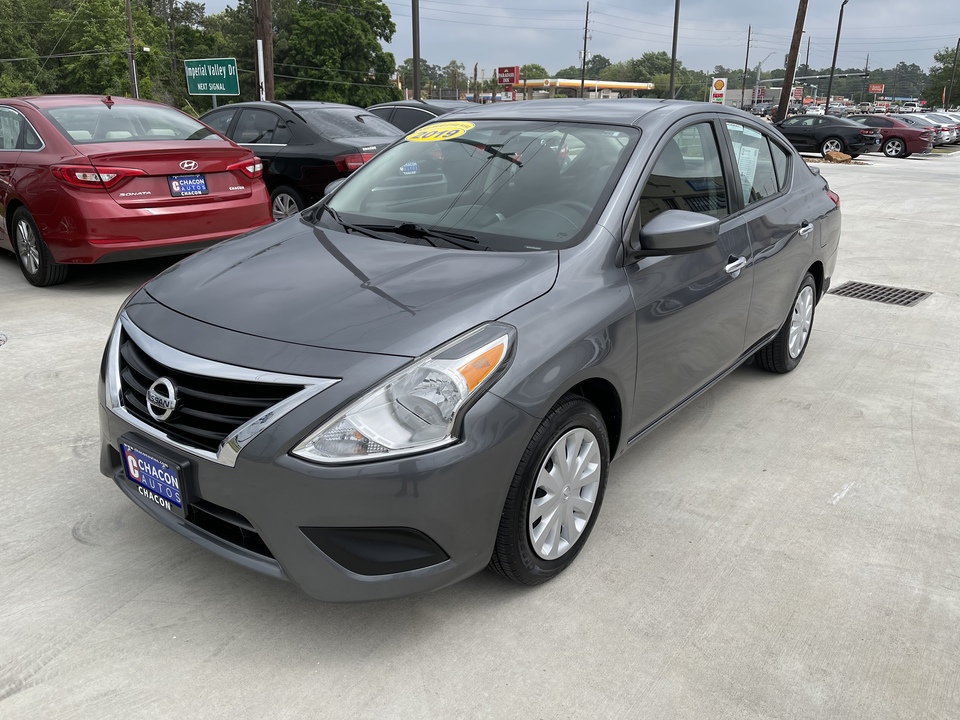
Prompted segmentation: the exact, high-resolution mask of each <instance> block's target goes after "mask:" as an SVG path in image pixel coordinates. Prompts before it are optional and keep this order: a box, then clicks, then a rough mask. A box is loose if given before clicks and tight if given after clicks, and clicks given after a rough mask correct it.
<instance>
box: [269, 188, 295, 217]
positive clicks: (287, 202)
mask: <svg viewBox="0 0 960 720" xmlns="http://www.w3.org/2000/svg"><path fill="white" fill-rule="evenodd" d="M298 212H300V208H299V207H297V201H296V200H294V199H293V198H292V197H291V196H290V195H287V194H286V193H280V194H279V195H277V196H276V197H275V198H274V199H273V220H274V222H276V221H277V220H283V219H284V218H288V217H290V216H291V215H296V214H297V213H298Z"/></svg>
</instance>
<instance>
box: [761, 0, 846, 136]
mask: <svg viewBox="0 0 960 720" xmlns="http://www.w3.org/2000/svg"><path fill="white" fill-rule="evenodd" d="M844 2H846V0H844ZM806 17H807V0H800V5H799V6H798V7H797V22H796V24H795V25H794V26H793V40H791V41H790V55H789V56H788V57H787V68H786V70H787V74H786V75H784V76H783V89H782V90H781V91H780V104H779V105H778V106H777V112H776V114H775V115H774V116H773V121H774V122H780V121H781V120H783V119H784V118H785V117H787V108H789V107H790V99H791V96H792V95H793V77H794V75H796V73H797V57H798V56H799V55H800V41H801V40H802V39H803V23H804V21H805V20H806Z"/></svg>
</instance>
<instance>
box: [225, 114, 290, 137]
mask: <svg viewBox="0 0 960 720" xmlns="http://www.w3.org/2000/svg"><path fill="white" fill-rule="evenodd" d="M279 124H280V116H279V115H277V114H276V113H274V112H270V111H269V110H260V109H259V108H256V109H254V108H244V109H243V111H242V112H241V113H240V119H239V120H238V121H237V126H236V127H235V128H234V130H233V140H234V141H235V142H238V143H241V144H243V145H271V144H273V143H274V142H275V141H274V133H275V132H276V130H277V126H278V125H279Z"/></svg>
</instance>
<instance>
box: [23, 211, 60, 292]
mask: <svg viewBox="0 0 960 720" xmlns="http://www.w3.org/2000/svg"><path fill="white" fill-rule="evenodd" d="M13 249H14V253H15V254H16V256H17V265H19V266H20V272H22V273H23V276H24V277H25V278H26V279H27V281H28V282H29V283H30V284H31V285H36V286H37V287H49V286H50V285H59V284H60V283H62V282H63V281H64V280H66V279H67V269H68V268H67V266H66V265H58V264H57V263H55V262H54V261H53V256H52V255H51V254H50V250H49V249H47V244H46V243H45V242H44V241H43V238H42V237H40V230H39V229H38V228H37V223H36V222H34V220H33V215H31V214H30V211H29V210H27V209H26V208H25V207H19V208H17V209H16V210H15V211H14V213H13Z"/></svg>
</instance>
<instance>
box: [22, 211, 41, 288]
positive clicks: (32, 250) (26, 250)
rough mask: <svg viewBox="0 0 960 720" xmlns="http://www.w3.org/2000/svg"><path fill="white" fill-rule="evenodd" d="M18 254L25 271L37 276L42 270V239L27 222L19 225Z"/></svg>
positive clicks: (23, 221) (24, 221)
mask: <svg viewBox="0 0 960 720" xmlns="http://www.w3.org/2000/svg"><path fill="white" fill-rule="evenodd" d="M17 252H18V253H19V254H20V262H21V263H23V268H24V270H26V271H27V272H28V273H29V274H30V275H36V274H37V272H38V271H39V270H40V238H38V237H37V233H36V232H34V230H33V227H32V226H31V225H30V223H28V222H27V221H26V220H20V222H18V223H17Z"/></svg>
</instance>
